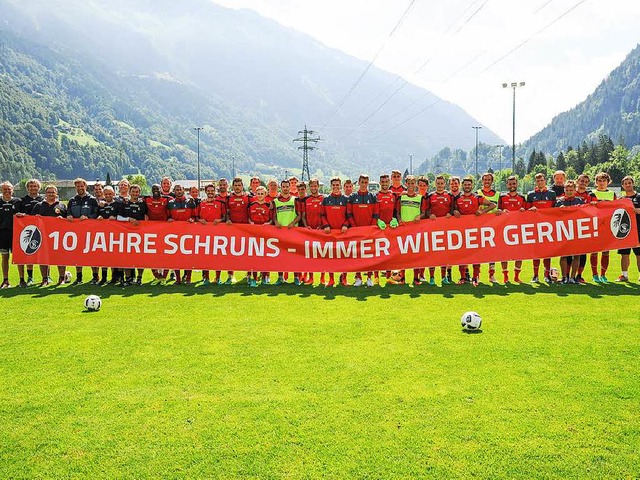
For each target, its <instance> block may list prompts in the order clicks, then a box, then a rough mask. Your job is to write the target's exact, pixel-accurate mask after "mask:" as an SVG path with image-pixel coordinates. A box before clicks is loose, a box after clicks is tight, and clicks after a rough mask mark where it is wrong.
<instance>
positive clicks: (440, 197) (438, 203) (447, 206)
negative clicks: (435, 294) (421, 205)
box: [426, 175, 454, 286]
mask: <svg viewBox="0 0 640 480" xmlns="http://www.w3.org/2000/svg"><path fill="white" fill-rule="evenodd" d="M435 183H436V190H435V191H434V192H432V193H430V194H428V195H427V207H428V209H427V215H426V216H427V217H428V218H430V219H431V220H435V219H436V218H443V217H444V218H450V217H451V215H453V204H454V198H453V196H452V195H451V194H450V193H449V192H447V191H446V190H445V187H446V180H445V178H444V175H438V176H437V177H436V180H435ZM435 274H436V269H435V267H430V268H429V285H432V286H433V285H435V284H436V279H435ZM440 277H441V278H442V284H443V285H449V284H450V283H451V278H450V276H449V275H447V266H446V265H444V266H441V267H440Z"/></svg>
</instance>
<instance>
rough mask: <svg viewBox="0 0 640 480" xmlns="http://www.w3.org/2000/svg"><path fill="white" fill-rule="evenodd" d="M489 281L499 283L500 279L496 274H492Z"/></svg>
mask: <svg viewBox="0 0 640 480" xmlns="http://www.w3.org/2000/svg"><path fill="white" fill-rule="evenodd" d="M489 281H490V282H491V283H498V280H496V276H495V275H491V276H490V277H489Z"/></svg>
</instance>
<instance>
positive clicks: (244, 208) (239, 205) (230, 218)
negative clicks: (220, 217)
mask: <svg viewBox="0 0 640 480" xmlns="http://www.w3.org/2000/svg"><path fill="white" fill-rule="evenodd" d="M250 200H251V199H250V198H249V195H247V194H246V192H244V185H243V183H242V179H241V178H240V177H236V178H234V179H233V181H232V182H231V193H230V194H229V196H228V197H227V224H229V225H231V224H232V223H249V202H250ZM233 283H236V277H235V276H234V275H233V272H230V273H229V277H228V278H227V281H226V282H224V284H225V285H231V284H233Z"/></svg>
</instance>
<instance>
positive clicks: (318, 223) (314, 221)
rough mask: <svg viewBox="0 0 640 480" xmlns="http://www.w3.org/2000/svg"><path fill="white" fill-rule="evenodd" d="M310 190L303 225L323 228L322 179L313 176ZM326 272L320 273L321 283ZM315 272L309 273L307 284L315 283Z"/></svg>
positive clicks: (303, 213)
mask: <svg viewBox="0 0 640 480" xmlns="http://www.w3.org/2000/svg"><path fill="white" fill-rule="evenodd" d="M309 191H310V192H311V193H310V194H309V195H307V197H306V198H305V201H304V211H303V212H302V225H303V226H304V227H306V228H308V229H310V230H320V229H322V199H323V198H324V195H322V194H320V180H318V179H317V178H312V179H311V180H309ZM324 276H325V275H324V272H323V273H322V274H321V275H320V283H321V284H324V281H325V278H324ZM313 277H314V275H313V272H310V273H309V274H308V277H307V279H306V281H305V285H313V282H314V278H313Z"/></svg>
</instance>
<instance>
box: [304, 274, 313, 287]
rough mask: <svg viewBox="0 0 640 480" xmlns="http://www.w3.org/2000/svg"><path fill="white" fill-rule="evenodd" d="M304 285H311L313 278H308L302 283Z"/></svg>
mask: <svg viewBox="0 0 640 480" xmlns="http://www.w3.org/2000/svg"><path fill="white" fill-rule="evenodd" d="M304 284H305V285H313V276H311V275H310V276H308V277H307V279H306V280H305V281H304Z"/></svg>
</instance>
